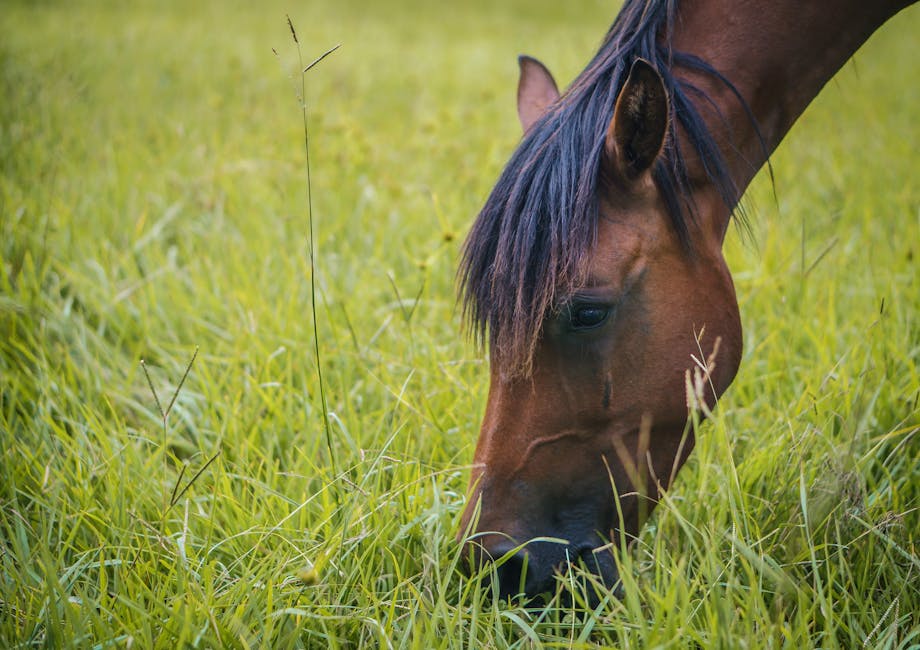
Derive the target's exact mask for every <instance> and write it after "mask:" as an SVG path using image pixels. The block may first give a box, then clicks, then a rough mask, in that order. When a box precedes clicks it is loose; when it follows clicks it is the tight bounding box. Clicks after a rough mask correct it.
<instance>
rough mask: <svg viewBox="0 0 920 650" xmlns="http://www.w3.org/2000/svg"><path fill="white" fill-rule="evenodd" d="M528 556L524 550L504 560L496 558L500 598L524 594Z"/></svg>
mask: <svg viewBox="0 0 920 650" xmlns="http://www.w3.org/2000/svg"><path fill="white" fill-rule="evenodd" d="M528 559H529V557H528V555H527V553H525V552H524V551H523V549H522V550H519V551H517V552H515V553H514V554H513V555H511V556H509V557H506V558H504V559H499V558H496V564H495V575H496V577H497V579H498V595H499V597H500V598H507V597H508V596H516V595H517V594H520V593H523V592H524V583H525V581H526V579H527V564H528V562H527V561H528Z"/></svg>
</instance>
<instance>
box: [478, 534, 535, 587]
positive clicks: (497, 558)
mask: <svg viewBox="0 0 920 650" xmlns="http://www.w3.org/2000/svg"><path fill="white" fill-rule="evenodd" d="M469 543H470V544H471V545H472V547H473V548H472V553H471V554H470V555H471V558H470V559H471V560H472V562H473V564H472V565H468V567H469V568H470V569H472V570H473V571H475V570H479V569H486V568H487V567H488V569H489V574H487V575H483V579H484V580H490V579H491V580H493V581H494V584H495V586H497V587H498V595H499V597H500V598H508V597H510V596H517V595H519V594H522V593H527V588H526V584H527V576H528V574H532V572H533V571H534V567H533V556H532V555H531V554H530V553H528V552H527V551H526V550H525V549H524V548H520V547H519V546H520V545H518V544H515V543H514V542H513V541H511V540H510V539H506V538H497V539H491V540H481V541H480V540H476V541H471V542H469Z"/></svg>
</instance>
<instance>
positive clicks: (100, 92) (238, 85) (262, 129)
mask: <svg viewBox="0 0 920 650" xmlns="http://www.w3.org/2000/svg"><path fill="white" fill-rule="evenodd" d="M615 11H616V7H615V6H609V3H603V2H600V1H598V0H590V1H589V2H585V3H579V6H578V7H577V8H576V7H574V6H569V5H568V4H566V3H557V2H549V1H542V0H541V1H539V2H533V1H531V2H523V1H521V0H511V1H509V2H503V3H493V2H486V1H485V0H471V1H470V2H464V3H449V4H442V3H427V2H422V1H421V0H407V1H404V2H373V3H372V2H361V1H359V0H339V1H338V2H335V3H313V2H300V3H287V4H285V3H282V2H277V1H275V0H272V1H271V2H264V3H244V2H239V1H228V2H213V1H205V2H198V3H183V2H178V1H174V0H169V1H164V2H157V3H154V2H137V3H114V2H103V1H98V2H89V1H85V2H84V1H77V2H69V3H60V2H52V1H47V2H25V1H23V2H15V1H6V2H4V3H3V8H2V11H0V251H2V266H0V441H2V460H0V646H2V647H10V648H14V647H32V646H46V647H96V648H104V647H139V648H181V647H204V648H213V647H232V648H237V647H239V648H250V647H271V648H275V647H277V648H286V647H294V648H299V647H308V648H326V647H332V648H338V647H344V648H349V647H405V648H453V647H468V648H540V647H564V648H585V647H605V646H607V647H620V648H672V647H673V648H684V647H688V648H700V647H703V648H710V647H712V648H720V647H724V648H742V647H748V648H762V647H763V648H766V647H776V648H778V647H791V648H803V647H822V648H860V647H879V648H908V647H918V646H920V546H918V545H920V320H918V313H920V282H918V273H917V266H918V259H920V183H918V178H920V156H918V153H917V152H918V151H920V122H918V120H917V111H918V107H920V85H918V84H917V83H916V79H917V76H918V73H920V69H918V66H917V51H918V47H920V7H914V8H912V9H910V10H908V11H906V12H904V13H903V14H902V15H900V16H898V17H896V18H895V20H893V21H892V22H891V23H889V24H888V25H887V26H885V27H884V28H883V29H882V30H881V31H880V32H878V33H877V34H876V35H875V36H874V37H873V38H872V40H871V41H870V42H869V43H868V44H867V45H866V46H865V47H864V48H863V49H862V50H861V51H860V52H859V53H857V55H856V57H855V59H854V61H852V62H851V63H849V64H848V65H847V66H846V67H845V68H844V69H843V70H842V71H841V72H840V73H839V74H838V76H837V77H836V78H835V79H834V80H833V81H832V82H831V83H830V84H829V85H828V86H827V88H826V89H825V90H824V92H823V93H822V95H821V96H820V97H819V98H818V100H817V101H816V102H815V103H814V104H813V105H812V106H811V107H810V108H809V110H808V111H807V113H806V114H805V115H804V116H803V117H802V119H801V120H800V122H799V123H798V124H797V125H796V127H795V128H794V129H793V130H792V132H791V134H790V135H789V137H788V138H787V140H786V142H784V144H783V145H782V146H781V147H780V149H779V150H778V151H777V152H776V154H775V156H774V157H773V168H774V172H775V185H774V184H771V182H770V179H769V178H768V177H767V176H766V175H764V174H761V176H759V177H758V178H757V179H756V180H755V182H754V184H753V186H752V187H751V189H750V190H749V192H748V195H747V197H746V199H745V205H746V209H747V218H748V228H747V229H744V228H734V229H733V231H732V232H731V233H730V234H729V237H728V241H727V245H726V246H727V253H726V254H727V258H728V260H729V266H730V268H731V269H732V270H733V273H734V279H735V283H736V287H737V291H738V296H739V300H740V303H741V312H742V318H743V323H744V329H745V353H744V359H743V361H742V367H741V371H740V373H739V375H738V377H737V379H736V380H735V382H734V384H733V386H732V387H731V388H730V389H729V391H728V392H727V393H726V395H725V396H724V397H723V398H722V400H721V402H720V406H719V408H718V409H717V411H716V412H715V414H714V416H713V417H712V418H711V419H710V420H708V421H706V422H704V423H702V424H701V425H700V426H699V431H698V444H697V448H696V450H695V451H694V454H693V456H692V458H691V460H690V462H689V463H688V465H687V467H686V468H685V469H684V470H683V471H682V472H681V474H680V476H679V477H678V479H677V482H676V484H675V485H674V486H673V489H672V490H671V491H670V492H669V494H668V495H667V497H666V499H665V500H664V502H663V503H662V504H661V505H660V506H659V507H658V510H657V511H656V513H655V515H654V516H653V518H652V520H651V521H650V522H649V524H648V525H646V527H645V528H644V530H643V533H642V535H641V538H640V539H639V540H638V542H637V543H636V545H635V546H634V547H633V548H631V549H629V550H628V551H625V552H620V553H619V562H620V566H621V574H622V575H623V596H622V598H621V599H614V598H606V599H603V600H602V602H601V603H600V605H598V606H597V607H596V608H586V607H584V605H583V604H579V601H578V600H577V599H576V601H575V602H568V601H567V600H566V599H564V598H561V597H557V598H555V599H554V600H553V601H551V602H550V604H549V606H547V607H545V608H540V609H535V608H526V607H524V606H522V605H521V604H520V603H507V602H502V601H500V600H498V599H497V598H495V597H494V595H493V594H492V593H491V592H490V591H489V590H488V589H483V588H481V587H480V580H479V579H478V578H477V577H475V576H474V577H473V578H467V577H465V576H464V575H463V574H462V573H460V572H459V571H458V570H457V565H458V562H459V560H460V552H459V548H458V546H457V544H456V542H455V533H456V529H457V526H458V521H459V516H460V512H461V510H462V508H463V505H464V503H465V494H464V493H465V490H466V481H467V477H468V469H469V463H470V462H471V459H472V454H473V448H474V445H475V442H476V437H477V433H478V426H479V420H480V417H481V413H482V408H483V405H484V403H485V395H486V390H487V388H488V358H487V353H486V352H484V351H481V350H478V349H477V348H476V347H475V346H474V345H473V344H472V343H471V342H469V341H468V340H467V339H466V338H464V336H463V334H462V331H461V330H462V328H461V322H460V314H459V311H458V309H457V308H456V304H455V286H454V274H455V270H456V264H457V259H458V254H459V250H460V247H461V245H462V241H463V237H464V235H465V233H466V231H467V229H468V228H469V226H470V224H471V222H472V220H473V218H474V217H475V215H476V213H477V211H478V209H479V207H480V205H481V203H482V201H483V200H484V198H485V196H486V194H487V192H488V191H489V190H490V188H491V185H492V183H493V182H494V181H495V179H496V177H497V175H498V172H499V171H500V169H501V166H502V165H503V163H504V161H505V160H506V158H507V156H508V155H509V154H510V152H511V151H512V149H513V147H514V146H515V144H516V142H517V140H518V139H519V137H520V127H519V125H518V123H517V116H516V112H515V107H514V96H515V86H516V83H517V65H516V56H517V55H518V54H519V53H528V54H533V55H535V56H538V57H540V58H541V59H542V60H544V61H546V62H547V63H548V64H549V66H550V67H551V69H553V71H554V73H555V74H556V77H557V79H559V80H560V82H561V83H563V84H565V83H567V82H568V81H569V80H571V79H572V78H573V77H574V76H575V75H576V74H577V73H578V72H579V71H580V70H581V68H582V67H583V65H584V64H585V62H586V61H587V60H588V58H589V57H590V56H591V55H592V54H593V52H594V51H595V49H596V47H597V45H598V44H599V42H600V39H601V37H602V35H603V33H604V31H605V30H606V28H607V26H608V25H609V23H610V22H611V21H612V18H613V16H614V14H615ZM288 14H289V15H290V18H291V21H292V23H293V25H294V27H295V28H296V31H297V35H298V41H299V43H295V42H294V40H293V38H292V35H291V32H290V31H289V29H288V25H287V23H286V20H285V17H286V15H288ZM337 44H341V47H340V48H339V49H338V50H337V51H335V52H334V53H332V54H331V55H329V56H328V57H327V58H326V59H325V60H323V61H322V62H321V63H319V64H318V65H317V66H316V67H314V68H313V69H312V70H310V71H309V72H308V73H307V74H306V75H302V74H301V72H300V70H301V69H302V68H303V67H305V65H306V63H308V62H309V61H311V60H312V59H313V58H315V57H316V56H318V55H320V54H322V53H323V52H325V51H326V50H328V49H329V48H331V47H333V46H335V45H337ZM298 47H299V51H298ZM304 89H305V91H306V92H305V93H304ZM302 96H303V97H305V99H306V107H307V115H308V129H309V155H310V160H309V162H310V175H311V184H312V211H313V226H314V228H315V233H314V234H315V237H314V240H313V242H312V243H313V246H314V249H315V259H314V260H313V262H312V263H311V254H310V253H311V240H310V221H309V218H308V217H309V209H308V194H307V182H306V162H307V159H306V148H305V141H304V140H305V138H304V122H303V114H302V111H301V106H302V105H301V97H302ZM314 298H315V316H316V320H315V324H316V330H315V331H316V336H314V319H313V306H314V302H313V300H314ZM317 349H318V351H319V360H320V361H319V363H320V365H319V367H318V366H317V355H316V351H317ZM318 369H319V370H321V371H322V376H323V388H322V390H320V385H319V382H318V373H317V370H318ZM324 403H325V405H326V410H327V416H326V417H324ZM480 577H481V576H480Z"/></svg>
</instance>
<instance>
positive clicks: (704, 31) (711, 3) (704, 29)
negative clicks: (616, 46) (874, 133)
mask: <svg viewBox="0 0 920 650" xmlns="http://www.w3.org/2000/svg"><path fill="white" fill-rule="evenodd" d="M913 1H915V0H907V1H905V0H829V1H826V2H802V0H771V1H770V2H766V3H763V2H759V3H758V2H751V1H749V0H699V1H698V2H686V3H685V5H683V6H682V8H681V9H682V10H679V11H678V16H677V20H676V21H675V23H674V33H673V35H672V43H673V46H674V48H675V49H676V50H678V51H683V52H687V53H689V54H693V55H696V56H697V57H699V58H700V59H702V60H703V61H705V62H707V63H709V64H710V65H711V66H712V67H713V68H715V69H716V70H717V71H718V72H720V73H721V74H722V75H724V76H725V77H726V78H727V79H728V80H729V81H731V82H732V83H733V84H734V86H735V88H736V89H737V91H738V92H739V94H740V96H741V97H742V98H743V99H744V100H745V102H746V103H747V106H748V107H749V108H750V111H751V113H748V111H747V109H745V107H744V106H743V105H742V104H741V102H739V101H738V98H737V97H736V96H735V94H734V93H733V92H732V91H731V90H730V89H728V88H727V87H726V86H725V85H724V84H723V83H721V82H720V81H718V80H716V79H714V78H712V77H711V76H707V75H704V74H702V73H699V72H694V71H690V70H687V69H680V68H678V69H677V70H676V73H677V76H678V77H681V78H683V79H684V80H686V81H689V82H691V83H693V84H694V85H696V86H697V87H699V88H700V89H702V90H704V91H705V92H706V94H707V95H708V98H707V99H700V100H699V101H697V107H698V109H699V111H700V113H701V115H702V116H703V118H704V119H705V120H706V122H707V123H708V125H709V128H710V130H711V131H712V133H713V135H714V136H715V138H716V140H717V141H718V142H719V143H720V145H722V151H724V152H726V155H727V162H728V165H729V169H730V170H731V173H732V178H733V180H734V181H735V184H736V186H737V188H738V190H739V192H743V190H744V189H745V188H746V187H747V185H748V183H750V181H751V179H752V178H753V177H754V174H755V173H756V172H757V170H758V169H759V168H760V167H761V166H763V164H764V163H765V162H766V159H767V156H769V154H770V153H772V152H773V150H774V149H776V147H777V146H778V145H779V143H780V141H781V140H782V139H783V137H784V136H785V135H786V133H787V132H788V131H789V129H790V128H791V127H792V124H793V123H794V122H795V121H796V119H797V118H798V117H799V116H800V115H801V114H802V112H803V111H804V110H805V108H806V107H807V106H808V104H809V103H811V101H812V100H813V99H814V98H815V96H817V94H818V92H820V90H821V88H823V87H824V85H825V84H826V83H827V82H828V81H829V80H830V78H831V77H832V76H833V75H834V73H836V72H837V71H838V70H839V69H840V68H841V67H842V66H843V65H844V63H846V61H847V60H848V59H849V58H850V57H851V56H852V55H853V53H854V52H856V50H857V49H858V48H859V47H860V46H861V45H862V44H863V43H864V42H865V41H866V39H868V38H869V36H870V35H871V34H872V33H873V32H874V31H875V30H876V29H878V28H879V27H880V26H881V25H882V24H883V23H884V22H885V21H886V20H888V19H889V18H890V17H891V16H893V15H894V14H896V13H897V12H898V11H900V10H901V9H902V8H904V7H905V6H907V5H909V4H911V3H912V2H913ZM752 116H753V118H754V119H755V120H756V123H757V127H758V128H757V129H755V128H754V126H753V124H752V122H751V117H752ZM758 129H759V133H758ZM686 150H687V149H686V147H684V151H686Z"/></svg>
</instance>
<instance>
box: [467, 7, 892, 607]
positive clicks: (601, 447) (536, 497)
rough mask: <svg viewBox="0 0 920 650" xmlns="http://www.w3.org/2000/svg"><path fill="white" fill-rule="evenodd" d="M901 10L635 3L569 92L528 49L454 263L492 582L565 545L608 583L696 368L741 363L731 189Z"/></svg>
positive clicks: (673, 451)
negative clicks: (511, 108) (492, 164)
mask: <svg viewBox="0 0 920 650" xmlns="http://www.w3.org/2000/svg"><path fill="white" fill-rule="evenodd" d="M907 4H910V3H909V2H905V1H903V0H872V1H867V0H827V1H825V2H820V3H819V2H800V1H798V0H770V1H766V0H761V1H752V0H695V1H692V2H691V1H689V0H687V1H686V2H684V3H680V4H678V2H677V1H676V0H627V2H626V4H625V5H624V6H623V8H622V10H621V13H620V15H619V16H618V17H617V19H616V21H615V22H614V23H613V26H612V27H611V28H610V30H609V32H608V33H607V36H606V38H605V39H604V43H603V45H602V46H601V48H600V50H599V52H598V53H597V54H596V55H595V57H594V59H593V60H592V61H591V63H590V64H589V65H588V67H587V68H586V69H585V70H584V71H583V72H582V73H581V74H580V75H579V76H578V78H576V79H575V81H574V82H573V84H572V85H571V87H570V88H569V89H568V90H567V91H566V92H565V93H563V94H562V95H560V94H559V92H558V91H557V86H556V83H555V81H554V80H553V78H552V76H551V75H550V73H549V72H548V71H547V69H546V68H545V67H543V65H542V64H540V63H539V62H538V61H536V60H535V59H531V58H527V57H521V59H520V67H521V76H520V82H519V86H518V113H519V116H520V119H521V124H522V126H523V128H524V132H525V135H524V138H523V140H522V141H521V144H520V145H519V147H518V149H517V150H516V151H515V153H514V154H513V156H512V158H511V160H510V161H509V162H508V164H507V166H506V167H505V169H504V171H503V173H502V175H501V177H500V179H499V181H498V183H497V185H496V187H495V188H494V189H493V191H492V193H491V195H490V196H489V198H488V200H487V201H486V204H485V206H484V207H483V209H482V212H481V213H480V214H479V217H478V218H477V220H476V223H475V224H474V226H473V229H472V231H471V232H470V235H469V238H468V240H467V242H466V245H465V248H464V253H463V260H462V266H461V269H460V273H459V278H460V292H461V298H462V300H463V304H464V306H465V313H466V316H467V318H468V321H469V323H470V325H471V327H472V328H473V330H474V331H475V332H476V333H477V334H478V336H479V337H480V338H481V339H482V338H485V337H488V340H489V343H490V346H491V351H492V355H491V385H490V389H489V397H488V404H487V406H486V411H485V417H484V420H483V423H482V430H481V433H480V438H479V443H478V445H477V448H476V454H475V459H474V466H473V471H472V477H471V487H470V491H469V502H468V504H467V508H466V511H465V512H464V515H463V520H462V527H463V530H462V532H461V534H460V537H461V539H462V540H465V543H466V544H468V548H469V550H470V554H471V556H472V558H473V561H474V566H475V565H476V564H477V563H479V562H488V561H492V560H498V559H499V558H501V560H502V561H501V562H496V564H495V567H496V573H495V575H497V578H498V588H499V592H500V593H501V594H502V595H503V596H504V595H510V594H516V593H519V592H521V591H523V592H524V593H525V594H527V595H535V594H540V593H543V592H546V591H549V590H551V589H552V588H553V586H554V583H555V575H556V574H557V573H558V572H559V571H560V569H563V568H564V567H565V565H566V564H567V563H569V562H576V561H580V562H583V563H584V564H585V565H586V566H587V567H588V568H589V569H590V570H592V571H593V572H595V573H596V574H597V575H598V576H599V577H600V578H601V579H602V580H603V582H604V584H606V585H607V586H608V587H613V586H615V585H616V583H617V582H618V573H617V569H616V564H615V562H614V559H613V555H612V553H611V552H610V551H609V548H610V546H611V545H612V544H613V545H615V544H622V543H627V542H628V540H630V539H632V538H634V537H635V535H636V534H637V533H638V531H639V528H640V526H641V524H642V521H643V519H644V518H645V517H646V516H647V515H648V513H649V512H650V511H651V510H652V509H653V508H654V506H655V504H656V502H657V500H658V498H659V497H660V495H661V491H662V490H664V489H666V488H667V487H668V486H669V485H670V483H671V481H672V480H673V478H674V475H675V474H676V473H677V470H678V469H679V468H680V467H681V465H682V464H683V463H684V461H685V460H686V458H687V456H688V454H689V453H690V451H691V449H692V448H693V443H694V441H693V433H692V430H691V429H690V427H688V426H687V422H688V381H687V380H688V377H689V378H690V379H691V381H690V382H689V383H690V384H693V383H694V380H693V377H692V375H688V369H693V368H696V369H697V372H698V373H702V375H703V376H702V377H700V376H698V377H697V378H696V384H697V385H696V388H695V389H693V390H691V391H690V392H693V391H694V390H695V391H696V392H697V393H699V392H702V393H704V395H703V400H704V401H705V402H706V403H707V408H708V407H712V406H714V405H715V402H716V400H717V399H718V397H719V396H720V395H721V394H722V392H723V391H725V389H726V388H727V387H728V385H729V384H730V383H731V381H732V379H733V378H734V376H735V373H736V371H737V368H738V364H739V362H740V358H741V351H742V337H741V324H740V320H739V314H738V304H737V300H736V297H735V290H734V287H733V284H732V279H731V275H730V274H729V271H728V268H727V267H726V264H725V261H724V259H723V257H722V242H723V239H724V237H725V234H726V230H727V228H728V225H729V222H730V220H731V218H732V214H733V212H734V210H735V208H736V206H737V203H738V201H739V199H740V196H741V194H742V192H743V191H744V189H745V188H746V187H747V185H748V183H749V182H750V181H751V179H752V178H753V176H754V174H755V173H756V172H757V171H758V169H759V168H760V167H762V166H763V165H764V163H765V162H766V161H767V160H768V157H769V155H770V153H771V152H772V151H773V150H774V149H775V148H776V147H777V145H778V144H779V142H780V141H781V140H782V138H783V136H784V135H785V134H786V132H787V131H788V130H789V128H790V127H791V126H792V124H793V122H795V120H796V119H797V118H798V116H799V115H800V114H801V113H802V112H803V111H804V109H805V107H806V106H807V105H808V104H809V102H811V101H812V99H813V98H814V97H815V96H816V95H817V93H818V92H819V91H820V90H821V88H822V87H823V86H824V84H825V83H826V82H827V81H828V80H829V79H830V78H831V76H832V75H833V74H834V73H835V72H836V71H837V70H838V69H839V68H840V67H841V66H842V65H843V64H844V63H845V62H846V61H847V59H848V58H849V57H850V56H851V55H852V54H853V53H854V52H855V51H856V49H857V48H858V47H859V46H860V45H861V44H862V43H863V42H864V41H865V40H866V39H867V38H868V37H869V36H870V35H871V34H872V33H873V32H874V31H875V30H876V29H877V28H878V27H879V26H881V25H882V24H883V23H884V22H885V21H886V20H888V19H889V18H890V17H891V16H893V15H894V14H895V13H897V12H898V11H899V10H900V9H901V8H903V7H904V6H906V5H907ZM707 359H708V361H707ZM702 387H705V390H701V388H702ZM691 388H692V386H691ZM548 538H552V539H548Z"/></svg>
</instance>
